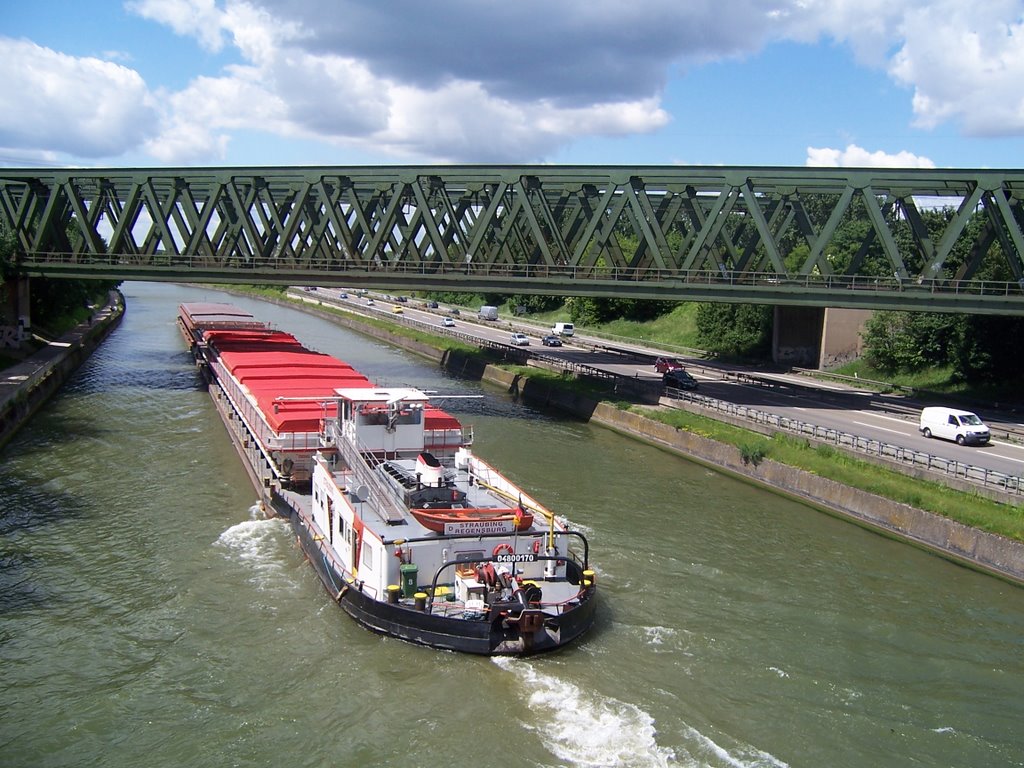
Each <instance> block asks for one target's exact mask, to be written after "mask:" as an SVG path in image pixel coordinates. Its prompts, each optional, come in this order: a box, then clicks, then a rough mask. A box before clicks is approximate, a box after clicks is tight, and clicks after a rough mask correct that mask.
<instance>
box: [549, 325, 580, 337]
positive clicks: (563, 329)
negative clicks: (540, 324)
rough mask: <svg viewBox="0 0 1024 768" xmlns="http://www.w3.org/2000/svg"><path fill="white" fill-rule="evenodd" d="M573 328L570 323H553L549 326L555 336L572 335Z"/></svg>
mask: <svg viewBox="0 0 1024 768" xmlns="http://www.w3.org/2000/svg"><path fill="white" fill-rule="evenodd" d="M575 330H576V329H575V328H573V325H572V323H555V324H554V325H553V326H551V332H552V333H553V334H555V335H556V336H572V335H573V333H574V332H575Z"/></svg>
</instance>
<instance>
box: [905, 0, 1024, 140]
mask: <svg viewBox="0 0 1024 768" xmlns="http://www.w3.org/2000/svg"><path fill="white" fill-rule="evenodd" d="M903 30H904V40H903V44H902V47H901V48H900V50H899V51H898V52H897V53H896V55H895V56H894V57H893V59H892V62H891V66H890V69H889V71H890V74H891V75H892V76H893V77H894V78H895V79H896V80H897V81H898V82H900V83H902V84H904V85H907V86H909V87H911V88H913V90H914V97H913V107H914V114H915V115H916V117H917V123H918V124H919V125H920V126H922V127H925V128H933V127H935V126H937V125H939V124H940V123H944V122H947V121H955V122H957V123H959V124H960V125H961V126H962V127H963V130H964V131H965V132H966V133H967V134H969V135H975V136H999V135H1017V134H1020V133H1022V132H1024V88H1022V87H1021V83H1024V4H1022V3H1021V2H1019V1H1016V2H1014V1H1011V0H990V1H989V2H986V3H981V4H963V3H960V2H950V1H949V0H947V1H946V2H941V3H936V4H934V5H931V6H928V7H923V8H917V9H911V10H909V11H908V12H907V14H906V17H905V19H904V24H903Z"/></svg>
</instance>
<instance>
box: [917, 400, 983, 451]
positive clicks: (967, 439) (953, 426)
mask: <svg viewBox="0 0 1024 768" xmlns="http://www.w3.org/2000/svg"><path fill="white" fill-rule="evenodd" d="M918 430H919V431H920V432H921V434H922V435H924V436H925V437H941V438H944V439H946V440H955V441H956V442H957V443H958V444H959V445H965V444H967V443H977V444H978V445H985V444H986V443H987V442H988V441H989V438H990V437H991V433H990V432H989V428H988V427H987V426H985V423H984V422H983V421H982V420H981V419H979V418H978V417H977V416H976V415H974V414H973V413H971V412H970V411H962V410H960V409H958V408H944V407H941V406H934V407H929V408H924V409H922V411H921V424H920V426H919V427H918Z"/></svg>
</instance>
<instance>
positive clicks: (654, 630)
mask: <svg viewBox="0 0 1024 768" xmlns="http://www.w3.org/2000/svg"><path fill="white" fill-rule="evenodd" d="M644 634H645V635H647V642H648V643H649V644H650V645H662V644H663V643H664V642H665V639H666V638H672V637H675V636H676V630H675V629H673V628H672V627H659V626H654V627H644Z"/></svg>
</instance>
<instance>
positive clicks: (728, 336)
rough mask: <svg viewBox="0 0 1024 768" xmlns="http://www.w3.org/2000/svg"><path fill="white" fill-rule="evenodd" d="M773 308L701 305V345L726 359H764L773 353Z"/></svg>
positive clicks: (763, 306) (748, 305)
mask: <svg viewBox="0 0 1024 768" xmlns="http://www.w3.org/2000/svg"><path fill="white" fill-rule="evenodd" d="M772 315H773V312H772V307H770V306H767V305H765V304H700V305H699V306H698V307H697V317H696V323H697V339H698V344H699V345H700V346H701V347H702V348H703V349H706V350H707V351H708V352H713V353H715V354H717V355H720V356H723V357H738V358H759V359H764V358H767V357H769V356H770V354H771V343H772Z"/></svg>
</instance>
